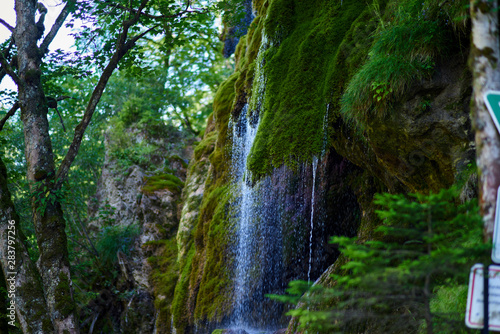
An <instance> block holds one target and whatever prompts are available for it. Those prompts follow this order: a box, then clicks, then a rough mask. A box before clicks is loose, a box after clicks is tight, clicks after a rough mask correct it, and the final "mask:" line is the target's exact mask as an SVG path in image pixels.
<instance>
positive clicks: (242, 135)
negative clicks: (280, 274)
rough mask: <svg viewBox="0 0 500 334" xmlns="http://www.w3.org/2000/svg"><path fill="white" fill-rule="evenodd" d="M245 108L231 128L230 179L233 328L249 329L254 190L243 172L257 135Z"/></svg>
mask: <svg viewBox="0 0 500 334" xmlns="http://www.w3.org/2000/svg"><path fill="white" fill-rule="evenodd" d="M247 112H248V104H247V105H245V107H244V108H243V109H242V111H241V114H240V117H239V119H238V120H237V122H235V123H234V125H233V155H232V163H233V166H232V167H233V178H234V180H236V181H237V184H236V191H237V192H238V193H239V194H240V199H239V201H237V203H238V204H239V205H238V206H239V219H238V223H237V246H236V273H235V303H236V305H235V313H234V319H233V325H235V326H248V325H249V324H248V323H247V322H248V321H247V318H246V315H247V311H248V310H247V306H246V305H247V301H246V298H247V296H248V295H249V291H250V283H251V282H250V278H251V277H250V274H251V271H252V254H253V253H254V252H253V247H254V245H253V242H252V241H253V236H254V234H255V229H254V226H253V225H254V224H253V221H252V217H253V211H254V210H253V209H254V196H255V195H254V189H253V188H252V187H251V185H250V184H249V183H250V181H251V178H250V173H249V171H248V170H247V168H246V165H247V158H248V155H249V154H250V150H251V148H252V145H253V141H254V139H255V135H256V133H257V128H258V121H257V122H255V121H254V122H252V121H251V119H249V117H247Z"/></svg>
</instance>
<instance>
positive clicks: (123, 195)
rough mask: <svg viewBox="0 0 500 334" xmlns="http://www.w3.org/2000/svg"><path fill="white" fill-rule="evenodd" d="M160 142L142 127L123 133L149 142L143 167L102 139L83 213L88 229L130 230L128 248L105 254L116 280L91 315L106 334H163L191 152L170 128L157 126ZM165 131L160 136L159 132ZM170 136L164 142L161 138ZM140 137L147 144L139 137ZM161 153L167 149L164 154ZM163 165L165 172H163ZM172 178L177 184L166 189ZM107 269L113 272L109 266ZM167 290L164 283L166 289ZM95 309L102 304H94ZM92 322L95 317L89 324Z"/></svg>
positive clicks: (113, 142) (111, 141)
mask: <svg viewBox="0 0 500 334" xmlns="http://www.w3.org/2000/svg"><path fill="white" fill-rule="evenodd" d="M156 126H159V127H160V128H162V129H163V133H162V137H160V138H158V137H156V138H155V137H154V136H151V135H150V133H148V131H149V129H148V128H141V129H138V128H134V127H133V126H132V127H130V128H128V129H127V130H126V135H127V136H128V137H134V138H135V139H136V142H135V143H134V142H132V143H129V144H130V145H131V146H132V145H154V150H153V153H152V156H150V157H149V159H148V165H140V164H139V165H138V164H135V163H134V162H133V161H128V160H126V161H125V164H129V166H127V165H125V166H123V165H124V161H123V159H122V160H120V159H119V158H117V157H119V156H120V150H121V148H120V147H119V146H117V145H116V141H117V138H115V137H116V134H114V133H112V132H108V133H107V134H106V141H105V146H106V157H105V162H104V166H103V169H102V174H101V178H100V180H99V184H98V191H97V194H96V196H95V198H94V201H93V205H92V206H91V207H90V208H89V215H90V216H91V217H93V218H94V220H93V222H92V224H91V232H93V233H94V235H96V236H97V238H98V235H99V234H100V233H102V231H103V229H109V230H117V231H123V230H124V229H125V230H126V229H136V230H137V233H135V234H133V235H131V237H133V241H132V242H131V243H130V245H131V247H130V248H129V249H124V250H119V251H118V252H117V253H116V254H111V257H112V258H113V263H114V265H113V266H115V267H116V269H118V275H117V277H116V278H115V279H114V280H113V285H114V286H112V287H109V288H106V289H104V290H102V291H101V293H100V295H99V297H98V300H97V303H96V304H99V301H100V300H105V301H106V302H105V303H104V306H101V307H100V308H99V309H96V310H95V311H97V312H101V313H100V317H101V318H105V317H109V318H110V319H111V320H112V322H113V324H114V325H113V331H114V332H120V333H153V332H155V333H170V330H171V327H170V324H168V321H169V319H170V318H171V315H170V311H169V310H170V304H171V299H172V294H173V285H175V281H176V280H177V276H178V272H177V270H178V269H177V268H178V267H177V265H176V260H177V258H176V255H177V249H176V242H175V238H176V234H177V229H178V225H179V217H180V208H181V207H180V203H181V189H182V181H183V180H184V179H185V176H186V172H187V164H186V162H185V161H187V160H188V158H189V157H190V155H191V154H192V153H191V151H190V149H189V145H190V140H189V139H187V138H185V137H184V136H183V135H182V134H181V133H178V131H177V130H175V129H173V128H168V127H167V126H162V125H161V124H159V125H158V124H157V125H156ZM166 134H167V135H166ZM172 137H173V138H175V142H173V143H171V142H170V141H169V139H171V138H172ZM146 138H147V139H146ZM166 148H168V151H167V149H166ZM165 166H168V167H165ZM167 180H168V181H171V180H178V182H179V186H178V187H175V186H172V182H170V183H169V182H166V181H167ZM109 270H114V268H109ZM169 285H171V286H169ZM101 304H102V303H101ZM99 320H100V319H99V318H97V319H96V321H99Z"/></svg>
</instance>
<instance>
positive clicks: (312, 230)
mask: <svg viewBox="0 0 500 334" xmlns="http://www.w3.org/2000/svg"><path fill="white" fill-rule="evenodd" d="M317 168H318V158H317V157H314V158H313V162H312V173H313V182H312V194H311V226H310V227H311V231H310V232H309V268H308V270H307V281H308V282H310V281H311V269H312V256H313V232H314V193H315V189H316V169H317Z"/></svg>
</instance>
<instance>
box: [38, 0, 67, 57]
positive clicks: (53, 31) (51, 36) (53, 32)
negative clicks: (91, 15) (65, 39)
mask: <svg viewBox="0 0 500 334" xmlns="http://www.w3.org/2000/svg"><path fill="white" fill-rule="evenodd" d="M73 3H74V1H73V0H71V1H68V2H67V3H66V6H64V8H63V10H62V11H61V13H59V16H58V17H57V19H56V21H55V22H54V24H53V25H52V28H50V32H49V33H48V34H47V36H45V38H44V40H43V42H42V44H41V45H40V53H41V54H42V57H43V56H45V54H46V53H47V52H48V50H49V45H50V43H51V42H52V40H54V37H56V35H57V32H58V31H59V29H60V28H61V27H62V25H63V23H64V21H66V18H67V17H68V15H69V8H70V6H72V5H73Z"/></svg>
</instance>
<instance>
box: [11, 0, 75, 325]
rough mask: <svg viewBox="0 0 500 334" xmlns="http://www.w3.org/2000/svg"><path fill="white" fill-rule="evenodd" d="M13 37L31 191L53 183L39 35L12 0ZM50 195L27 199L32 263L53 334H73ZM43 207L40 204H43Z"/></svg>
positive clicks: (65, 260) (59, 222) (28, 9)
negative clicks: (35, 255) (34, 253)
mask: <svg viewBox="0 0 500 334" xmlns="http://www.w3.org/2000/svg"><path fill="white" fill-rule="evenodd" d="M15 6H16V19H17V20H16V28H15V30H14V37H15V41H16V46H17V50H18V76H19V79H20V83H18V93H19V104H20V106H21V119H22V122H23V125H24V139H25V154H26V161H27V164H28V166H27V178H28V180H30V181H32V184H31V190H32V192H36V191H37V190H39V189H40V188H41V187H42V186H44V185H45V186H48V187H49V189H50V185H51V184H53V182H54V181H55V179H54V178H55V166H54V155H53V152H52V144H51V140H50V136H49V124H48V120H47V112H48V107H47V102H46V99H45V95H44V93H43V89H42V86H41V82H40V79H41V70H40V63H41V53H40V50H39V49H38V47H37V39H38V38H39V31H38V29H37V25H36V23H35V13H36V8H37V7H36V6H37V3H36V1H33V0H31V1H23V0H16V3H15ZM53 196H54V195H53V194H52V193H50V194H49V193H45V192H44V193H43V194H41V195H39V196H38V197H36V196H34V197H33V199H32V211H33V222H34V225H35V233H36V237H37V243H38V247H39V250H40V259H39V263H38V267H39V271H40V275H41V277H42V282H43V286H44V293H45V299H46V302H47V311H48V313H49V314H50V316H51V318H52V322H53V324H54V327H55V329H56V331H57V332H58V333H62V332H64V331H67V332H69V333H78V332H79V330H78V321H77V317H76V313H75V310H76V307H75V303H74V300H73V296H72V289H71V278H70V267H69V257H68V250H67V240H66V234H65V231H64V229H65V222H64V218H63V212H62V209H61V206H60V204H59V202H58V201H57V200H54V201H50V199H51V198H53ZM44 201H45V202H44Z"/></svg>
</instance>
